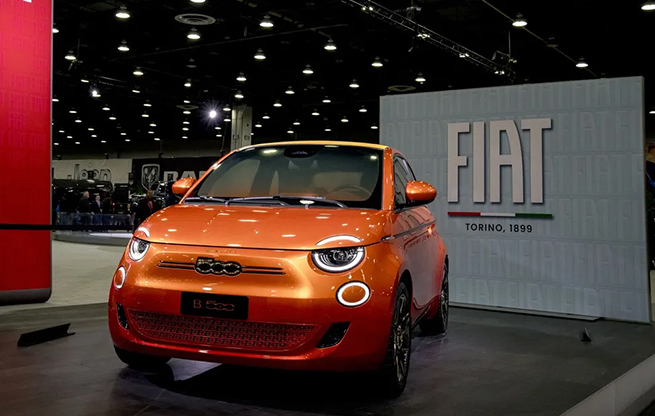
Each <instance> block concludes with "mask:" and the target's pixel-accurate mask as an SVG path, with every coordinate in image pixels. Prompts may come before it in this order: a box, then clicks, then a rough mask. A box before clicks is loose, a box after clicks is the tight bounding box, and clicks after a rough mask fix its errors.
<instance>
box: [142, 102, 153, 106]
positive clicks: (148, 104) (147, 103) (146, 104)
mask: <svg viewBox="0 0 655 416" xmlns="http://www.w3.org/2000/svg"><path fill="white" fill-rule="evenodd" d="M143 106H144V107H152V104H150V103H149V102H147V101H146V102H145V103H143Z"/></svg>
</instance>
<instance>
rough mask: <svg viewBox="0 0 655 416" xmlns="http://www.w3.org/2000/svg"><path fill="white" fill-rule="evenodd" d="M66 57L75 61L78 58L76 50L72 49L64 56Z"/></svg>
mask: <svg viewBox="0 0 655 416" xmlns="http://www.w3.org/2000/svg"><path fill="white" fill-rule="evenodd" d="M64 58H65V59H66V60H67V61H74V60H76V59H77V57H76V56H75V52H73V50H72V49H71V50H69V51H68V53H67V54H66V56H64Z"/></svg>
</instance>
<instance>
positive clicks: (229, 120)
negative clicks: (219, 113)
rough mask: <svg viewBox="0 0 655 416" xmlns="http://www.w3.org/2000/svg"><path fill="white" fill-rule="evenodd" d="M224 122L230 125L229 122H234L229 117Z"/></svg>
mask: <svg viewBox="0 0 655 416" xmlns="http://www.w3.org/2000/svg"><path fill="white" fill-rule="evenodd" d="M223 121H225V122H226V123H229V122H231V121H232V119H231V118H229V117H227V118H226V119H225V120H223Z"/></svg>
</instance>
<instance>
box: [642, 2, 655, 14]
mask: <svg viewBox="0 0 655 416" xmlns="http://www.w3.org/2000/svg"><path fill="white" fill-rule="evenodd" d="M641 10H643V11H646V12H650V11H653V10H655V1H647V2H646V3H644V4H642V5H641Z"/></svg>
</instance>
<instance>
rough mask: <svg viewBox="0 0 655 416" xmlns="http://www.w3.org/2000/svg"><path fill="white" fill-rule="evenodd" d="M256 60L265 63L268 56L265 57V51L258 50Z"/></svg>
mask: <svg viewBox="0 0 655 416" xmlns="http://www.w3.org/2000/svg"><path fill="white" fill-rule="evenodd" d="M255 59H257V60H258V61H263V60H264V59H266V55H264V51H263V50H261V49H257V53H256V54H255Z"/></svg>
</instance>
